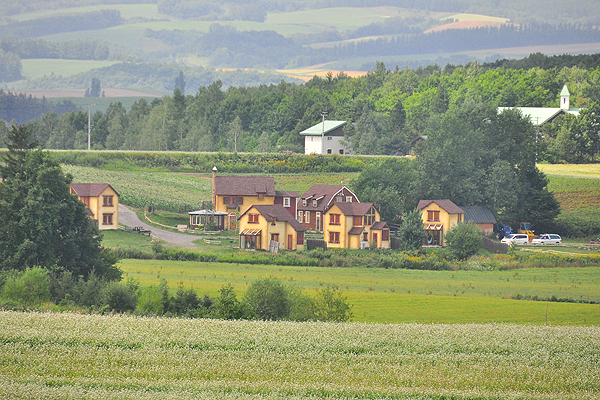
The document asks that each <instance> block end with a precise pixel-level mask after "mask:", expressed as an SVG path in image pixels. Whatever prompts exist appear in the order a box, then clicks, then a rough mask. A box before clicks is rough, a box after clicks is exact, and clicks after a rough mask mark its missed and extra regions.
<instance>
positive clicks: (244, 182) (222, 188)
mask: <svg viewBox="0 0 600 400" xmlns="http://www.w3.org/2000/svg"><path fill="white" fill-rule="evenodd" d="M214 185H215V193H216V195H217V196H258V195H259V194H264V195H265V196H275V179H274V178H273V177H272V176H217V177H215V181H214Z"/></svg>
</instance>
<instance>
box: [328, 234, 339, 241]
mask: <svg viewBox="0 0 600 400" xmlns="http://www.w3.org/2000/svg"><path fill="white" fill-rule="evenodd" d="M339 242H340V233H339V232H329V243H339Z"/></svg>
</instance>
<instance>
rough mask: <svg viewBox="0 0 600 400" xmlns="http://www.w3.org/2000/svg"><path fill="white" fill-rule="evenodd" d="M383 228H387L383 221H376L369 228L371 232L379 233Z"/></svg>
mask: <svg viewBox="0 0 600 400" xmlns="http://www.w3.org/2000/svg"><path fill="white" fill-rule="evenodd" d="M383 228H389V227H388V226H387V222H385V221H377V222H375V223H374V224H373V225H372V226H371V230H375V231H380V230H382V229H383Z"/></svg>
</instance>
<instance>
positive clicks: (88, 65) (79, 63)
mask: <svg viewBox="0 0 600 400" xmlns="http://www.w3.org/2000/svg"><path fill="white" fill-rule="evenodd" d="M21 63H22V64H23V72H22V75H23V76H24V77H25V78H27V79H36V78H41V77H42V76H44V75H50V74H52V73H54V74H55V75H62V76H63V77H67V76H72V75H77V74H79V73H82V72H87V71H89V70H92V69H95V68H103V67H110V66H111V65H113V64H116V63H118V61H94V60H60V59H58V60H54V59H45V58H40V59H25V60H22V61H21Z"/></svg>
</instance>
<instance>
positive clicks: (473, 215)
mask: <svg viewBox="0 0 600 400" xmlns="http://www.w3.org/2000/svg"><path fill="white" fill-rule="evenodd" d="M460 208H462V209H463V210H464V212H465V218H464V219H465V221H467V222H473V223H476V224H495V223H496V218H495V217H494V214H492V212H491V211H490V210H489V209H488V208H486V207H483V206H460Z"/></svg>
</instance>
